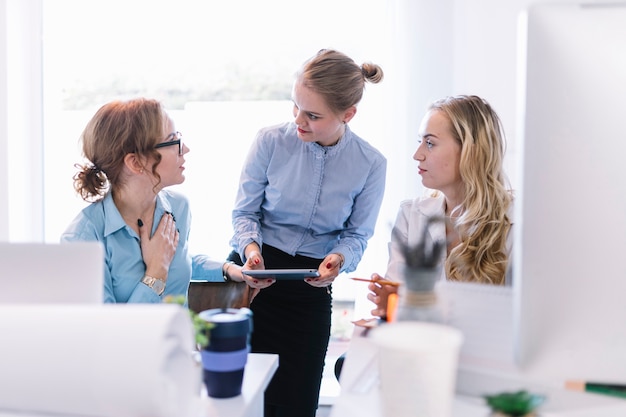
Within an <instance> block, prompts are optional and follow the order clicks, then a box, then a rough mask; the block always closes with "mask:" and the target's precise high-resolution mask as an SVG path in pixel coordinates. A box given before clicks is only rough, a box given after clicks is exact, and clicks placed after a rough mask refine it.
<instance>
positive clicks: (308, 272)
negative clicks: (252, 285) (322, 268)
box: [241, 269, 320, 280]
mask: <svg viewBox="0 0 626 417" xmlns="http://www.w3.org/2000/svg"><path fill="white" fill-rule="evenodd" d="M241 272H242V273H244V274H246V275H248V276H250V277H254V278H260V279H268V278H274V279H276V280H279V279H296V280H297V279H305V278H315V277H319V276H320V273H319V272H317V269H259V270H253V269H242V270H241Z"/></svg>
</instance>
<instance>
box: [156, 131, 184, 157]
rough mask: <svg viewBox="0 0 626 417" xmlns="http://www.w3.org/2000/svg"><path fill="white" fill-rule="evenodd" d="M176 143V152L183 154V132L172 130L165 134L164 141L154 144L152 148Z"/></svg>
mask: <svg viewBox="0 0 626 417" xmlns="http://www.w3.org/2000/svg"><path fill="white" fill-rule="evenodd" d="M173 145H178V154H179V155H182V154H183V146H184V145H183V134H182V133H180V132H173V133H170V134H169V135H167V137H166V138H165V142H161V143H158V144H156V145H154V149H159V148H165V147H166V146H173Z"/></svg>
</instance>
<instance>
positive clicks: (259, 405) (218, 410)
mask: <svg viewBox="0 0 626 417" xmlns="http://www.w3.org/2000/svg"><path fill="white" fill-rule="evenodd" d="M276 369H278V355H273V354H267V353H251V354H249V355H248V363H247V364H246V370H245V371H244V374H243V386H242V387H241V395H239V396H237V397H233V398H219V399H218V398H209V397H204V398H203V399H202V401H203V403H204V404H203V406H202V408H203V409H204V410H206V411H207V414H206V417H262V416H263V394H264V392H265V388H266V387H267V384H269V382H270V380H271V379H272V376H273V375H274V372H276ZM0 417H2V416H0Z"/></svg>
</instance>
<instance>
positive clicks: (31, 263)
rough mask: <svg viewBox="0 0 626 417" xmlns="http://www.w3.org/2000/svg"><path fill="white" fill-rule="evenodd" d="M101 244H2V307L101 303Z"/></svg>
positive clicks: (0, 267)
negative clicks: (12, 305) (9, 305)
mask: <svg viewBox="0 0 626 417" xmlns="http://www.w3.org/2000/svg"><path fill="white" fill-rule="evenodd" d="M103 274H104V253H103V248H102V245H101V244H100V243H99V242H69V243H57V244H51V243H7V242H0V303H3V304H7V303H14V304H23V303H102V302H103V293H104V282H103Z"/></svg>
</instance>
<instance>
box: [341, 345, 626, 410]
mask: <svg viewBox="0 0 626 417" xmlns="http://www.w3.org/2000/svg"><path fill="white" fill-rule="evenodd" d="M376 355H377V351H376V348H375V346H374V345H373V344H372V343H371V342H370V341H369V340H368V339H367V337H361V336H356V337H354V338H353V339H352V340H351V342H350V347H349V348H348V351H347V355H346V359H345V362H344V366H343V368H342V371H341V380H340V385H341V393H340V395H339V397H338V398H337V399H336V400H335V404H334V405H333V408H332V412H331V414H330V417H361V416H368V417H382V413H381V412H380V394H379V391H378V371H377V366H378V365H377V360H376ZM460 377H461V378H463V379H465V380H464V383H465V384H467V383H468V382H475V383H476V384H477V385H480V386H483V387H484V386H486V385H485V381H481V380H480V379H481V378H482V379H485V378H486V379H489V381H487V382H488V383H490V384H491V385H492V386H493V387H498V386H499V387H501V389H502V391H509V390H510V387H511V386H512V385H511V384H510V383H511V381H512V380H511V378H509V379H508V380H507V379H506V378H504V377H502V379H498V377H497V376H495V375H489V374H488V373H486V372H485V373H483V374H481V373H479V372H474V373H472V372H460ZM467 378H469V379H470V380H471V381H468V380H467ZM457 387H458V384H457ZM530 391H532V392H541V393H543V394H545V395H546V396H547V398H548V401H547V402H546V404H545V406H544V407H542V408H541V409H540V412H541V416H543V417H624V416H626V401H624V400H622V399H617V398H613V397H608V396H603V395H594V394H586V393H578V392H572V391H566V390H564V389H560V388H555V387H545V386H543V387H541V388H539V387H537V386H534V387H532V388H530ZM489 411H490V410H489V408H488V407H487V406H486V405H485V402H484V400H483V399H482V398H481V397H480V396H478V395H467V394H460V393H458V392H457V394H456V396H455V398H454V402H453V404H452V417H486V416H488V415H489Z"/></svg>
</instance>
